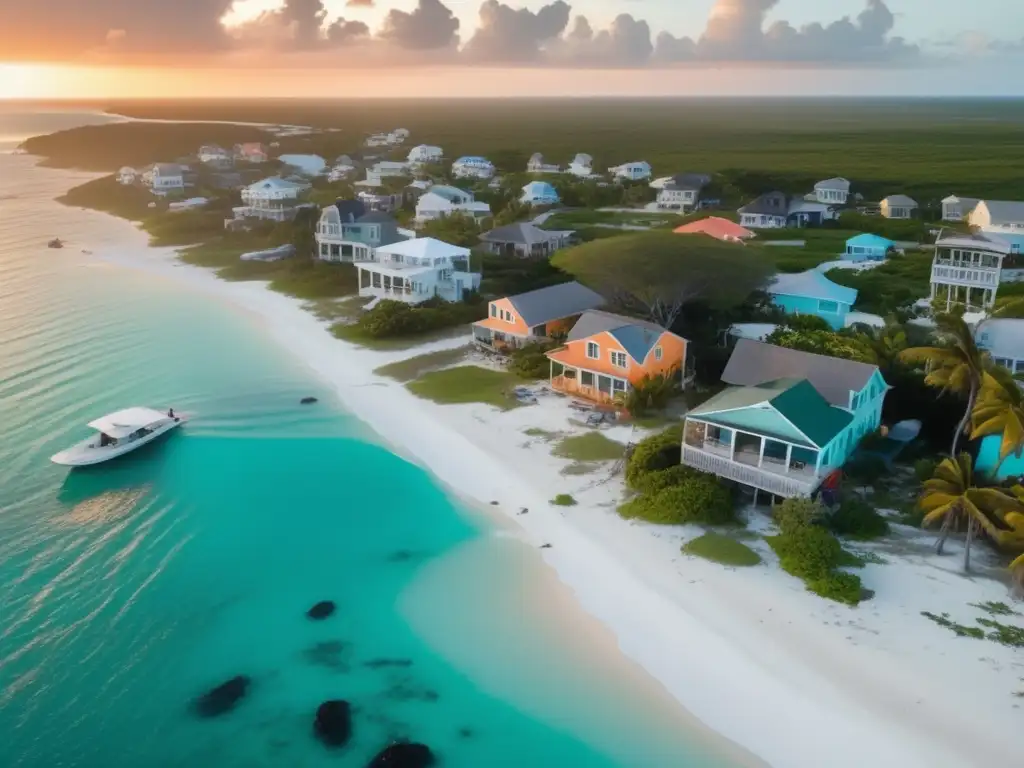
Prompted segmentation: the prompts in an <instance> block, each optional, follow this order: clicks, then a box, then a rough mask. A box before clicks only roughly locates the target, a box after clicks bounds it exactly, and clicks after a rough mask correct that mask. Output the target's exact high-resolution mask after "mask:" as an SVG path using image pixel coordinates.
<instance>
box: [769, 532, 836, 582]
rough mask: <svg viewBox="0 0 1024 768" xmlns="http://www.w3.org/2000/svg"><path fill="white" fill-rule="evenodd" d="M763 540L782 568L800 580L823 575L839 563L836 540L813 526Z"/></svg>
mask: <svg viewBox="0 0 1024 768" xmlns="http://www.w3.org/2000/svg"><path fill="white" fill-rule="evenodd" d="M767 541H768V544H769V545H770V546H771V548H772V549H774V550H775V554H777V555H778V556H779V562H780V564H781V565H782V569H783V570H784V571H786V573H790V574H792V575H793V576H796V577H798V578H801V579H808V580H809V579H821V578H824V577H825V576H828V575H829V574H830V573H831V572H832V571H833V569H835V568H836V567H838V566H839V564H840V563H841V562H842V558H843V547H842V545H841V544H840V543H839V539H837V538H836V537H835V536H834V535H833V534H832V533H831V532H830V531H826V530H825V529H824V528H819V527H817V526H808V527H805V528H797V529H794V530H792V531H790V532H788V533H781V534H779V535H778V536H769V537H768V539H767Z"/></svg>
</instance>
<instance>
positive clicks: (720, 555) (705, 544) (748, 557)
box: [682, 531, 761, 567]
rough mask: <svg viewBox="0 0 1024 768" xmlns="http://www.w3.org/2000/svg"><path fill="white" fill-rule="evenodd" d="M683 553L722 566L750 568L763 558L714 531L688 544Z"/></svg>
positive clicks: (742, 544) (734, 540) (738, 542)
mask: <svg viewBox="0 0 1024 768" xmlns="http://www.w3.org/2000/svg"><path fill="white" fill-rule="evenodd" d="M682 551H683V553H684V554H687V555H696V556H697V557H703V558H704V559H705V560H710V561H711V562H713V563H720V564H722V565H733V566H738V567H749V566H752V565H757V564H758V563H760V562H761V556H760V555H759V554H757V552H755V551H754V550H752V549H751V548H750V547H748V546H747V545H746V544H744V543H743V542H741V541H737V540H736V539H734V538H732V537H730V536H726V535H724V534H721V533H715V532H714V531H708V532H707V533H705V534H704V535H703V536H698V537H697V538H696V539H691V540H690V541H688V542H686V543H685V544H684V545H683V547H682Z"/></svg>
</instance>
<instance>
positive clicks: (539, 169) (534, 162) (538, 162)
mask: <svg viewBox="0 0 1024 768" xmlns="http://www.w3.org/2000/svg"><path fill="white" fill-rule="evenodd" d="M526 172H527V173H561V172H562V166H560V165H553V164H551V163H545V162H544V155H542V154H541V153H540V152H534V153H533V154H532V155H530V159H529V161H528V162H527V163H526Z"/></svg>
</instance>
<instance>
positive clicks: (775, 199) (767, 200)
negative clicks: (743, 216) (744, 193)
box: [739, 192, 789, 217]
mask: <svg viewBox="0 0 1024 768" xmlns="http://www.w3.org/2000/svg"><path fill="white" fill-rule="evenodd" d="M739 212H740V213H753V214H763V215H765V216H783V217H785V216H788V215H789V198H787V197H786V195H785V193H783V192H768V193H767V194H764V195H761V196H760V197H759V198H757V199H756V200H753V201H751V202H749V203H747V204H746V205H744V206H743V207H742V208H740V209H739Z"/></svg>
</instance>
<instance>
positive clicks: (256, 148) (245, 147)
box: [234, 141, 269, 163]
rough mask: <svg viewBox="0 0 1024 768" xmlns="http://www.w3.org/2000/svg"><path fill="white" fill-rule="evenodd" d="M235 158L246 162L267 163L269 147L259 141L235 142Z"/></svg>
mask: <svg viewBox="0 0 1024 768" xmlns="http://www.w3.org/2000/svg"><path fill="white" fill-rule="evenodd" d="M234 151H235V159H236V160H239V161H241V162H244V163H265V162H267V160H268V158H269V155H268V154H267V148H266V147H265V146H263V145H262V144H261V143H260V142H258V141H250V142H246V143H245V144H235V150H234Z"/></svg>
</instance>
